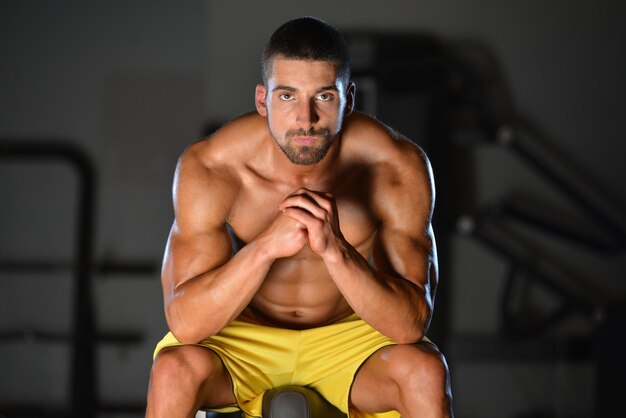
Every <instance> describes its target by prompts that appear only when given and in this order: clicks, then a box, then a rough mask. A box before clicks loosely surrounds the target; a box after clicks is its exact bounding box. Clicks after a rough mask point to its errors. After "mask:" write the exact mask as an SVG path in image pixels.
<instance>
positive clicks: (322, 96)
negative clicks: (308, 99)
mask: <svg viewBox="0 0 626 418" xmlns="http://www.w3.org/2000/svg"><path fill="white" fill-rule="evenodd" d="M317 99H318V100H321V101H323V102H327V101H329V100H332V99H333V95H332V94H330V93H321V94H318V95H317Z"/></svg>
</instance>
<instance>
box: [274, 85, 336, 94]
mask: <svg viewBox="0 0 626 418" xmlns="http://www.w3.org/2000/svg"><path fill="white" fill-rule="evenodd" d="M277 90H286V91H290V92H296V91H298V89H296V88H295V87H290V86H283V85H278V86H276V87H274V88H273V89H272V91H273V92H274V91H277ZM326 90H334V91H339V89H338V88H337V86H335V85H334V84H331V85H328V86H324V87H321V88H319V89H317V92H318V93H319V92H321V91H326Z"/></svg>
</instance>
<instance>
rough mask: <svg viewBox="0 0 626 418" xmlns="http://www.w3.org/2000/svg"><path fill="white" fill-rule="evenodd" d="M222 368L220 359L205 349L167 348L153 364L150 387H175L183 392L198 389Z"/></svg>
mask: <svg viewBox="0 0 626 418" xmlns="http://www.w3.org/2000/svg"><path fill="white" fill-rule="evenodd" d="M221 368H222V364H221V362H220V360H219V358H218V357H217V356H216V355H215V354H214V353H213V352H211V351H210V350H207V349H205V348H201V347H196V346H178V347H170V348H165V349H163V350H162V351H161V352H160V353H159V354H158V356H157V357H156V358H155V360H154V362H153V364H152V370H151V372H150V387H151V389H155V386H158V387H161V388H163V387H173V388H179V389H181V390H188V389H191V388H198V387H199V386H200V385H201V384H202V383H203V382H205V381H206V380H208V379H210V378H211V377H212V376H215V375H216V374H218V373H220V372H221Z"/></svg>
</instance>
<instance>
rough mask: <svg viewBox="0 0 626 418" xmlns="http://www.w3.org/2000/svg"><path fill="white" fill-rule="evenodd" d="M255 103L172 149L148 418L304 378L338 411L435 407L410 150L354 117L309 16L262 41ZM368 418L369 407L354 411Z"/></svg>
mask: <svg viewBox="0 0 626 418" xmlns="http://www.w3.org/2000/svg"><path fill="white" fill-rule="evenodd" d="M262 66H263V83H262V84H259V85H258V86H257V88H256V95H255V99H256V100H255V102H256V108H257V112H256V113H254V114H248V115H244V116H242V117H240V118H238V119H236V120H234V121H233V122H230V123H228V124H227V125H225V126H224V127H223V128H222V129H220V130H219V131H218V132H216V133H215V134H213V135H212V136H211V137H209V138H207V139H205V140H203V141H201V142H198V143H196V144H194V145H192V146H191V147H190V148H188V149H187V150H186V151H185V153H184V154H183V155H182V157H181V158H180V162H179V165H178V167H177V171H176V178H175V186H174V203H175V215H176V219H175V222H174V225H173V226H172V230H171V233H170V236H169V241H168V245H167V249H166V252H165V260H164V266H163V275H162V283H163V294H164V299H165V314H166V318H167V323H168V325H169V328H170V330H171V333H169V334H168V335H167V336H166V337H165V338H164V339H163V340H162V341H161V342H160V343H159V345H158V346H157V349H156V351H155V355H156V357H155V361H154V365H153V368H152V374H151V380H150V388H149V393H148V408H147V415H148V416H150V417H157V416H158V417H168V418H173V417H183V416H186V417H187V416H193V414H194V413H195V411H197V410H198V409H215V410H219V409H220V408H224V407H229V406H230V407H232V406H237V407H239V408H241V409H243V411H244V412H245V413H246V414H248V415H249V416H260V410H261V399H262V394H263V392H264V391H265V390H267V389H270V388H272V387H278V386H283V385H302V386H309V387H312V388H314V389H315V390H317V391H318V392H320V393H321V394H322V395H323V396H324V397H325V398H326V399H328V400H329V401H330V402H331V403H333V404H334V405H335V406H337V407H338V408H339V409H341V410H342V411H344V412H345V413H347V414H348V413H349V414H350V416H355V417H356V416H358V417H367V416H377V417H383V416H384V417H397V416H399V415H400V414H401V416H402V417H444V416H451V414H452V412H451V406H450V390H449V382H448V375H447V368H446V365H445V360H444V359H443V356H442V355H441V354H440V353H439V352H438V351H437V349H436V348H435V346H434V345H433V344H432V343H430V342H429V341H428V340H427V339H425V336H424V335H425V333H426V330H427V328H428V324H429V322H430V319H431V315H432V311H433V302H434V294H435V288H436V286H437V256H436V247H435V240H434V236H433V231H432V228H431V217H432V213H433V202H434V193H435V192H434V188H433V180H432V174H431V169H430V166H429V163H428V160H427V158H426V156H425V155H424V153H423V152H422V151H421V150H420V149H419V148H418V147H417V146H415V145H414V144H412V143H411V142H410V141H408V140H406V139H405V138H403V137H401V136H400V135H398V134H397V133H396V132H394V131H392V130H391V129H389V128H387V127H386V126H385V125H383V124H381V123H379V122H378V121H376V120H375V119H373V118H371V117H368V116H365V115H363V114H358V113H352V106H353V103H354V93H355V86H354V84H353V83H351V82H350V59H349V55H348V51H347V46H346V44H345V41H344V39H343V37H342V36H341V34H340V33H339V32H337V31H336V30H335V29H334V28H332V27H331V26H329V25H328V24H326V23H325V22H322V21H320V20H317V19H314V18H300V19H295V20H292V21H290V22H287V23H286V24H284V25H282V26H281V27H280V28H279V29H277V31H276V32H275V33H274V34H273V35H272V37H271V39H270V41H269V42H268V44H267V46H266V49H265V52H264V57H263V62H262ZM370 414H376V415H370Z"/></svg>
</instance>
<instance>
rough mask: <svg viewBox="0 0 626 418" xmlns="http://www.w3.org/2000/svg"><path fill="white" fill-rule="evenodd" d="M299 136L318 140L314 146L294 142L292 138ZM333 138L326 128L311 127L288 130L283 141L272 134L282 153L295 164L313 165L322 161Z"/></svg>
mask: <svg viewBox="0 0 626 418" xmlns="http://www.w3.org/2000/svg"><path fill="white" fill-rule="evenodd" d="M272 136H274V135H272ZM301 136H309V137H315V138H318V139H319V141H318V143H317V144H316V145H314V146H306V145H296V144H294V143H293V141H292V139H293V138H297V137H301ZM333 139H334V135H332V134H331V133H330V131H329V130H328V129H327V128H322V129H319V130H315V129H313V128H311V129H308V130H304V129H293V130H289V131H287V133H286V134H285V136H284V140H283V141H278V140H277V139H276V137H275V136H274V140H275V141H276V144H278V147H279V148H280V149H281V151H282V152H283V154H285V156H286V157H287V158H288V159H289V161H291V162H292V163H293V164H297V165H313V164H317V163H318V162H320V161H322V159H323V158H324V157H325V156H326V154H327V153H328V150H329V149H330V147H331V145H332V144H333Z"/></svg>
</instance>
